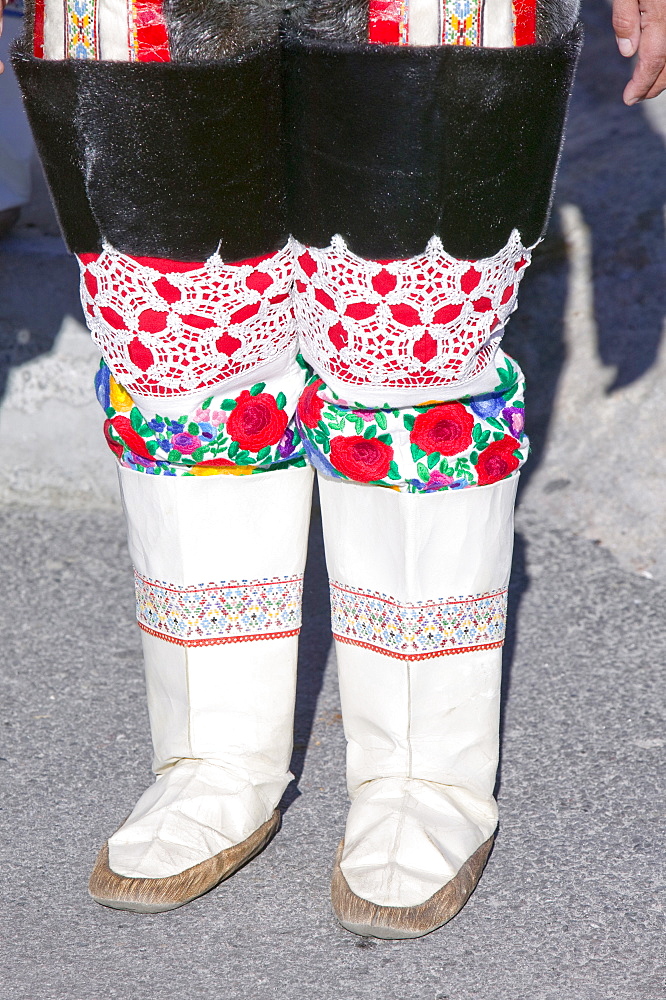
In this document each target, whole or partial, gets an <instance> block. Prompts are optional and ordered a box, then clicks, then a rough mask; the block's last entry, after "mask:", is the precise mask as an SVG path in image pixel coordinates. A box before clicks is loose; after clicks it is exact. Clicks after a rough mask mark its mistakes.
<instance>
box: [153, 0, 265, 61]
mask: <svg viewBox="0 0 666 1000" xmlns="http://www.w3.org/2000/svg"><path fill="white" fill-rule="evenodd" d="M164 18H165V21H166V24H167V30H168V33H169V42H170V45H171V54H172V58H173V60H174V61H175V62H213V61H215V60H218V59H223V58H225V57H227V56H231V55H236V54H238V53H240V52H242V51H244V50H245V49H247V48H251V47H254V46H256V45H257V44H258V43H261V42H266V41H271V40H275V39H276V38H277V35H278V30H279V27H280V22H281V19H282V2H279V3H276V2H275V0H244V2H242V3H240V2H238V0H164Z"/></svg>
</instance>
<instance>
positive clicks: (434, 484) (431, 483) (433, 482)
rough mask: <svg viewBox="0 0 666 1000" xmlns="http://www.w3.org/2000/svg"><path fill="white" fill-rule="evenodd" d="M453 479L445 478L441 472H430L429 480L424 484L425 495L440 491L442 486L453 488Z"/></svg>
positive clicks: (450, 477)
mask: <svg viewBox="0 0 666 1000" xmlns="http://www.w3.org/2000/svg"><path fill="white" fill-rule="evenodd" d="M454 482H455V479H454V478H453V476H445V475H444V474H443V473H442V472H431V473H430V479H429V480H428V482H427V483H426V484H425V491H426V493H430V492H431V491H432V490H441V489H442V488H443V487H444V486H453V484H454Z"/></svg>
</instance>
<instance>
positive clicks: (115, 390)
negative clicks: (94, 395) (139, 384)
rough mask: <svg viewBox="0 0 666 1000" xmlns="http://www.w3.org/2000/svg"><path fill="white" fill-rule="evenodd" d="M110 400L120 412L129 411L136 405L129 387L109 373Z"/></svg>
mask: <svg viewBox="0 0 666 1000" xmlns="http://www.w3.org/2000/svg"><path fill="white" fill-rule="evenodd" d="M109 402H110V404H111V406H112V407H113V408H114V410H116V411H117V412H118V413H127V412H128V411H129V410H131V409H132V407H133V406H134V400H133V399H132V397H131V396H130V394H129V392H128V391H127V389H125V388H123V386H122V385H120V383H119V382H116V380H115V379H114V377H113V375H109Z"/></svg>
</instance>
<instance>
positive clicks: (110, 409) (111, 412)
mask: <svg viewBox="0 0 666 1000" xmlns="http://www.w3.org/2000/svg"><path fill="white" fill-rule="evenodd" d="M104 412H105V413H106V415H107V417H108V418H109V420H111V418H112V417H115V415H116V411H115V410H114V408H113V407H112V406H107V408H106V409H105V411H104Z"/></svg>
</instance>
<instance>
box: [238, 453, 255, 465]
mask: <svg viewBox="0 0 666 1000" xmlns="http://www.w3.org/2000/svg"><path fill="white" fill-rule="evenodd" d="M234 462H235V463H236V465H249V464H250V463H251V462H252V459H251V458H250V453H249V451H239V452H237V453H236V457H235V458H234Z"/></svg>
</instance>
